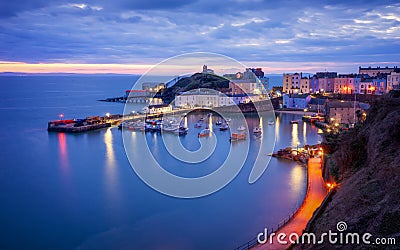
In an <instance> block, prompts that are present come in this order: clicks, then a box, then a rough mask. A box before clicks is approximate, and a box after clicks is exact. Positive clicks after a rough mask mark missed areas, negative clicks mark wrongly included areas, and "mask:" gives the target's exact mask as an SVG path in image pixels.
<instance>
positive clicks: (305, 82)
mask: <svg viewBox="0 0 400 250" xmlns="http://www.w3.org/2000/svg"><path fill="white" fill-rule="evenodd" d="M300 93H303V94H308V93H310V79H309V78H308V77H303V78H301V79H300Z"/></svg>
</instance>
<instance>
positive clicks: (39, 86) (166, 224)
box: [0, 76, 320, 249]
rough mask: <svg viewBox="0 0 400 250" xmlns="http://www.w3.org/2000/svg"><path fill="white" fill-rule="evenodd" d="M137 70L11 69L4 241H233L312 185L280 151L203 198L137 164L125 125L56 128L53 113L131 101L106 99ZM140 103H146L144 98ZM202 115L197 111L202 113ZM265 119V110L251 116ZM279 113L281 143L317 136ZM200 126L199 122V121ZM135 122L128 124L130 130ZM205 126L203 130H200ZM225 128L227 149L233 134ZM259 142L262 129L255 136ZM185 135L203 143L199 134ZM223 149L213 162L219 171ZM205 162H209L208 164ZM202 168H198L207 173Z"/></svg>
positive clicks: (2, 139)
mask: <svg viewBox="0 0 400 250" xmlns="http://www.w3.org/2000/svg"><path fill="white" fill-rule="evenodd" d="M135 80H136V77H134V76H62V77H61V76H25V77H16V76H12V77H11V76H10V77H9V76H2V77H0V84H1V88H2V90H1V91H0V115H1V117H2V118H3V119H2V121H3V122H2V126H1V127H2V129H1V130H0V145H1V151H0V159H1V165H0V166H1V167H0V190H1V192H0V202H1V203H0V204H1V206H0V222H1V225H2V226H1V227H0V248H1V249H76V248H79V249H233V248H235V247H237V246H238V245H241V244H242V243H244V242H246V241H247V240H249V239H251V238H253V237H255V236H256V235H257V233H258V232H261V231H262V230H263V228H264V227H265V226H269V227H270V226H272V225H275V224H276V223H277V222H279V221H280V220H281V219H282V218H283V217H285V216H287V215H288V214H289V213H290V212H291V211H292V209H293V208H294V207H295V206H296V205H297V204H298V203H299V202H300V201H301V198H302V197H303V195H304V193H305V184H306V183H305V181H306V179H305V178H306V175H305V174H306V170H305V168H304V167H303V166H301V165H298V164H296V163H294V162H287V161H281V160H277V159H274V158H273V159H271V161H270V163H269V166H268V168H267V170H266V172H265V173H264V174H263V176H262V177H261V178H260V179H259V180H258V181H257V182H256V183H255V184H252V185H250V184H248V177H249V173H250V171H251V167H252V160H251V158H252V157H253V158H254V157H255V155H256V153H254V154H252V153H250V155H249V159H248V161H246V163H245V166H244V167H243V169H242V170H241V172H240V173H239V175H238V176H237V177H236V178H235V179H234V180H233V181H232V182H231V183H230V184H228V185H227V186H226V187H225V188H223V189H221V190H220V191H218V192H216V193H214V194H212V195H209V196H206V197H202V198H197V199H178V198H172V197H169V196H165V195H163V194H160V193H158V192H156V191H154V190H153V189H151V188H150V187H148V186H147V185H146V184H144V183H143V182H142V181H141V180H140V178H139V177H138V176H137V175H136V174H135V172H134V171H133V170H132V168H131V166H130V164H129V161H128V159H127V156H126V155H125V150H124V147H123V142H122V134H121V133H122V132H121V131H119V130H118V129H116V128H110V129H105V130H100V131H93V132H89V133H84V134H76V135H73V134H62V133H48V132H47V131H46V126H47V121H48V120H52V119H57V118H58V114H60V113H63V114H64V115H65V117H66V118H74V117H77V118H81V117H86V116H88V115H104V114H105V113H107V112H110V113H122V112H123V104H120V103H104V102H98V101H97V100H98V99H103V98H105V97H110V96H121V95H122V94H123V93H124V91H125V90H126V89H130V88H131V87H132V84H133V83H134V82H135ZM138 108H139V107H138ZM193 119H197V118H196V117H195V118H193ZM247 119H248V121H249V124H253V123H254V124H256V123H257V122H258V120H257V119H256V118H255V117H252V116H249V117H247ZM292 119H299V116H296V115H288V114H281V115H278V117H277V122H276V126H271V127H270V128H269V129H275V130H276V133H277V135H276V138H277V142H276V148H283V147H286V146H290V145H292V146H294V147H295V146H296V145H298V144H300V145H302V144H304V143H308V144H315V143H318V142H319V140H320V137H319V135H318V134H317V129H316V128H314V127H311V126H310V125H308V124H303V123H300V124H299V125H294V126H292V125H290V124H289V122H290V120H292ZM191 131H194V128H193V127H191ZM125 132H128V131H125ZM192 133H195V132H192ZM216 133H218V135H217V136H219V137H220V138H222V139H223V140H221V145H219V146H220V149H219V150H221V155H224V152H226V148H227V147H229V145H230V144H229V142H228V140H224V138H225V139H227V138H228V137H229V135H228V134H227V133H225V134H224V132H222V131H221V132H220V131H218V132H216ZM141 136H146V137H148V138H147V141H148V142H149V143H152V148H153V149H155V150H153V151H154V152H155V154H156V157H157V158H158V159H160V160H161V161H163V162H166V164H165V168H167V169H168V170H169V171H171V172H175V173H178V174H180V175H183V176H191V174H192V173H191V171H190V169H183V168H181V167H180V166H179V165H178V164H177V163H176V162H175V161H173V159H170V158H169V156H168V154H167V152H166V151H165V149H164V148H163V147H162V145H159V141H158V140H157V135H155V134H146V135H141ZM251 140H252V143H251V152H255V151H257V150H256V149H257V145H258V144H257V143H258V142H257V138H251ZM182 142H183V144H185V145H188V147H189V148H190V145H192V146H193V147H194V148H195V147H196V145H197V143H198V141H197V138H196V137H195V136H192V137H191V136H190V134H189V135H188V136H187V137H185V138H183V139H182ZM220 161H223V157H219V158H218V157H214V158H213V160H212V161H211V162H208V163H207V164H205V165H204V166H203V167H204V168H207V167H208V169H205V170H204V173H207V171H212V170H213V166H217V165H218V164H220ZM199 166H200V167H201V165H199ZM202 171H203V170H200V172H196V174H204V173H203V172H202Z"/></svg>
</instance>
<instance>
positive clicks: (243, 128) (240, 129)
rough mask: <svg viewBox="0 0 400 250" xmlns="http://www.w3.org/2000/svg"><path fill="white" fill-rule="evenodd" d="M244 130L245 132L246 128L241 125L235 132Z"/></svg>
mask: <svg viewBox="0 0 400 250" xmlns="http://www.w3.org/2000/svg"><path fill="white" fill-rule="evenodd" d="M245 130H246V127H245V126H243V125H240V126H239V127H238V128H237V131H245Z"/></svg>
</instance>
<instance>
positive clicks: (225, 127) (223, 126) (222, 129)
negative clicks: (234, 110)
mask: <svg viewBox="0 0 400 250" xmlns="http://www.w3.org/2000/svg"><path fill="white" fill-rule="evenodd" d="M228 129H229V126H228V124H226V123H224V124H222V125H221V126H220V127H219V130H221V131H224V130H228Z"/></svg>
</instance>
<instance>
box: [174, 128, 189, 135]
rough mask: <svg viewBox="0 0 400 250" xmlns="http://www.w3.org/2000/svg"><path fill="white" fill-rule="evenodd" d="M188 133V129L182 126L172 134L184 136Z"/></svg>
mask: <svg viewBox="0 0 400 250" xmlns="http://www.w3.org/2000/svg"><path fill="white" fill-rule="evenodd" d="M188 131H189V128H187V127H184V126H180V127H179V128H178V129H177V130H175V131H174V132H175V133H176V134H179V135H186V134H187V133H188Z"/></svg>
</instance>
